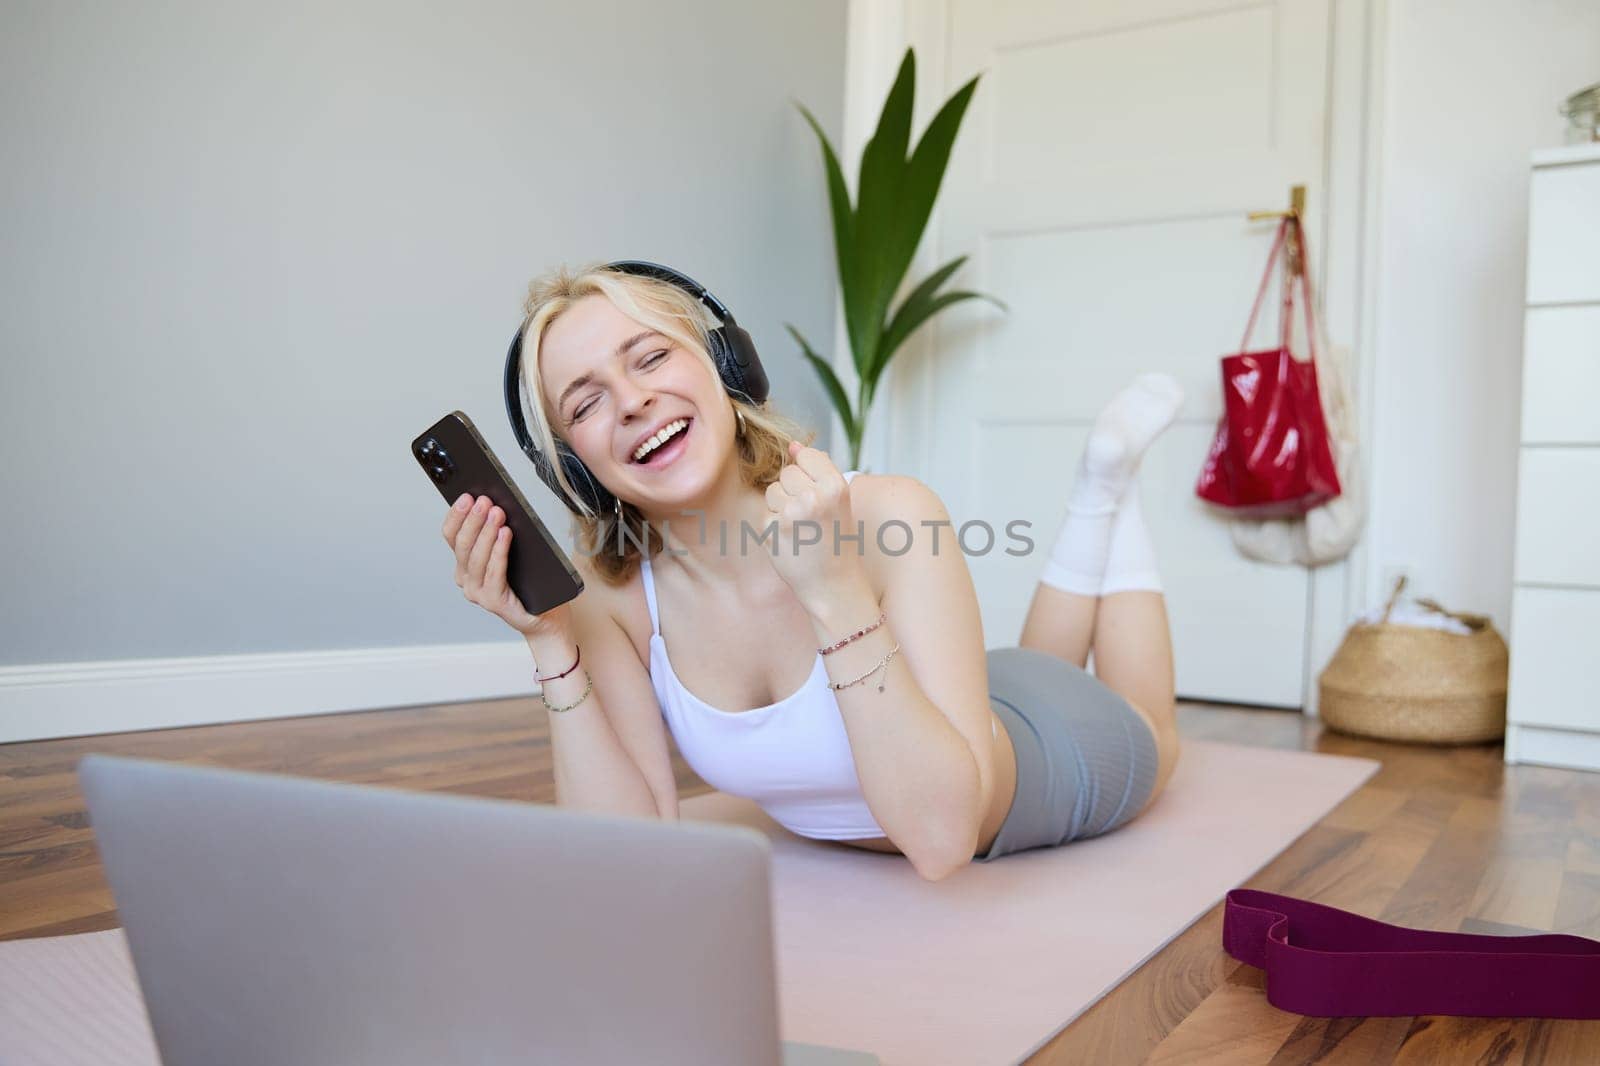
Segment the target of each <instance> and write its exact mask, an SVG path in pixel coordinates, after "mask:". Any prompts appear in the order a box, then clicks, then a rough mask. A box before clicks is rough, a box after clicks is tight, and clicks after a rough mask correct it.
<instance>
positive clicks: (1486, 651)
mask: <svg viewBox="0 0 1600 1066" xmlns="http://www.w3.org/2000/svg"><path fill="white" fill-rule="evenodd" d="M1405 583H1406V579H1405V578H1404V577H1401V578H1400V579H1399V580H1398V581H1397V582H1395V586H1394V592H1393V593H1391V594H1390V596H1389V602H1388V603H1387V604H1386V605H1385V606H1384V609H1383V619H1382V621H1379V622H1375V623H1372V624H1366V623H1361V622H1358V623H1356V624H1355V625H1353V626H1351V627H1350V630H1349V632H1347V633H1346V634H1345V637H1344V642H1343V643H1342V644H1340V645H1339V650H1338V651H1336V652H1335V653H1334V655H1333V658H1332V660H1330V661H1329V663H1328V665H1327V667H1326V668H1325V669H1324V670H1323V671H1322V674H1321V676H1319V677H1318V679H1317V686H1318V699H1319V701H1320V702H1319V709H1318V714H1319V716H1320V717H1321V718H1322V721H1323V723H1324V724H1325V725H1327V727H1328V728H1329V729H1333V730H1335V731H1337V732H1340V733H1353V734H1355V735H1357V736H1364V737H1378V738H1380V739H1383V740H1403V741H1410V742H1414V743H1424V744H1481V743H1483V742H1485V741H1490V740H1498V739H1500V738H1501V737H1504V736H1505V731H1506V675H1507V671H1508V668H1509V656H1508V655H1507V651H1506V642H1505V641H1504V640H1503V639H1502V638H1501V636H1500V634H1499V633H1498V632H1496V631H1495V628H1494V625H1493V624H1492V623H1491V622H1490V620H1489V619H1488V618H1487V617H1486V616H1484V615H1480V614H1463V613H1459V612H1456V611H1447V610H1445V609H1444V608H1443V607H1441V606H1439V605H1438V604H1437V603H1435V602H1433V601H1432V600H1423V599H1419V600H1418V601H1417V603H1418V604H1419V605H1420V606H1422V607H1426V608H1427V609H1428V610H1430V611H1437V612H1438V613H1440V614H1443V615H1448V616H1449V617H1451V618H1454V619H1456V620H1457V621H1460V622H1462V623H1464V624H1465V625H1466V626H1467V627H1468V628H1470V629H1471V630H1472V632H1471V633H1467V634H1463V633H1450V632H1446V631H1445V630H1442V629H1426V628H1421V627H1418V626H1402V625H1393V624H1390V623H1389V621H1388V618H1389V612H1390V611H1392V610H1393V609H1394V604H1395V601H1396V600H1397V599H1399V597H1400V590H1401V589H1403V588H1404V587H1405Z"/></svg>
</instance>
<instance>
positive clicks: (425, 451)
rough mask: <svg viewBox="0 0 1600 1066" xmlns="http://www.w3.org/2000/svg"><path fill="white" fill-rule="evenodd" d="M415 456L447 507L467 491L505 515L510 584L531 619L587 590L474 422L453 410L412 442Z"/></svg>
mask: <svg viewBox="0 0 1600 1066" xmlns="http://www.w3.org/2000/svg"><path fill="white" fill-rule="evenodd" d="M411 454H412V455H414V456H416V458H417V462H419V463H421V464H422V469H423V471H424V472H425V473H426V474H427V475H428V479H429V480H430V481H432V482H433V484H434V486H435V487H436V488H437V489H438V490H439V495H441V496H443V497H444V501H445V503H446V504H454V503H455V502H456V500H458V499H460V498H461V494H462V493H464V492H465V493H471V494H472V497H473V498H474V499H476V498H477V497H479V496H487V497H489V499H490V500H491V501H493V502H494V503H496V504H498V505H499V507H500V509H501V510H502V511H504V512H505V513H506V526H507V527H509V528H510V530H511V557H510V558H509V559H508V560H507V561H506V584H507V586H509V587H510V589H511V591H512V592H514V593H516V594H517V599H519V600H521V601H522V606H523V607H525V608H526V609H527V610H528V613H529V614H543V613H544V612H546V611H548V610H550V609H551V608H552V607H559V606H561V605H562V604H563V603H566V602H567V601H568V600H571V599H574V598H576V597H577V595H578V593H580V592H582V591H583V577H582V575H580V574H579V573H578V571H577V570H576V569H575V568H574V567H573V565H572V560H570V559H568V558H567V553H566V552H564V551H562V550H561V545H559V544H557V543H556V541H555V538H553V537H551V536H550V531H549V530H548V529H546V528H545V527H544V523H543V522H541V521H539V516H538V515H536V514H534V513H533V508H532V507H529V506H528V501H527V500H526V499H524V498H523V496H522V492H521V490H519V489H518V488H517V486H516V484H515V483H514V482H513V481H512V480H511V478H510V477H509V476H507V474H506V468H505V467H503V466H501V465H500V460H499V459H497V458H495V454H494V452H492V451H490V450H489V445H488V444H487V443H486V442H485V441H484V439H483V435H482V434H481V433H479V432H478V427H477V426H474V425H473V424H472V419H470V418H468V417H467V416H466V415H465V414H463V413H462V412H460V411H451V412H450V413H449V414H447V415H445V416H444V417H443V418H441V419H439V421H437V422H435V423H434V424H433V425H431V426H429V427H428V428H427V429H426V430H425V431H424V432H423V433H422V435H421V436H419V437H417V439H416V440H414V441H412V442H411Z"/></svg>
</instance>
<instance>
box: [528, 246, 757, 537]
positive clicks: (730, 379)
mask: <svg viewBox="0 0 1600 1066" xmlns="http://www.w3.org/2000/svg"><path fill="white" fill-rule="evenodd" d="M602 269H604V270H614V271H617V272H618V273H622V274H636V275H639V276H641V277H647V278H655V279H656V280H658V281H666V282H670V283H671V284H673V285H676V286H677V287H678V288H680V289H682V290H683V291H685V292H687V293H688V294H689V295H691V296H693V297H695V298H696V299H698V300H699V301H700V302H701V303H703V304H705V305H706V307H707V308H709V309H710V310H711V313H712V314H714V315H716V316H717V318H719V319H721V320H722V325H720V326H717V327H716V328H715V329H712V330H710V331H709V333H710V342H711V345H710V347H711V353H710V354H711V361H712V363H713V364H715V365H716V368H717V373H718V374H719V375H721V377H722V386H723V388H725V389H727V390H728V394H729V395H730V396H733V397H735V399H744V400H745V401H746V402H748V403H751V404H759V403H761V402H762V401H763V400H765V399H766V398H767V391H768V388H769V386H768V383H767V372H766V370H765V369H764V368H763V367H762V366H761V359H760V357H759V356H757V355H756V346H755V342H754V341H752V340H751V339H750V334H749V333H747V332H745V330H744V329H743V328H742V327H741V326H740V325H739V323H737V322H735V321H734V319H733V313H732V312H730V311H729V310H728V307H727V305H726V304H724V303H723V302H722V301H721V300H719V299H717V298H716V297H715V296H713V295H711V292H710V290H708V289H707V288H706V287H705V286H704V285H701V284H700V283H699V282H697V281H695V280H694V279H693V278H691V277H689V276H687V275H685V274H680V273H678V271H676V270H673V269H672V268H671V267H666V266H662V265H661V264H660V263H649V262H645V261H644V260H642V259H622V260H618V261H617V262H614V263H607V264H606V265H605V266H604V267H603V268H602ZM527 328H528V323H526V322H524V323H523V324H522V325H521V326H518V327H517V332H516V335H515V336H513V337H512V338H511V348H510V350H509V351H507V352H506V374H505V391H506V414H507V415H508V416H509V417H510V419H511V431H512V433H514V434H515V435H516V438H517V444H518V445H520V446H521V448H522V452H523V454H524V455H526V456H527V457H528V458H529V459H531V460H533V466H534V469H535V470H537V471H538V472H539V479H540V480H541V481H543V482H544V483H545V484H546V485H549V486H550V491H552V492H554V493H555V494H556V498H557V499H559V500H560V501H561V502H562V503H564V504H566V505H567V508H568V510H570V511H571V512H572V513H573V514H576V515H581V514H583V511H582V509H581V508H580V507H579V506H578V502H577V501H576V500H573V499H572V498H571V497H570V496H568V495H567V491H566V490H565V489H563V488H562V487H561V482H560V481H558V480H556V475H555V470H554V469H553V468H552V466H551V463H550V459H549V457H548V456H546V455H545V453H544V451H543V449H541V448H540V447H539V446H538V445H537V444H536V443H534V440H533V436H532V435H531V434H530V433H529V432H528V423H527V422H526V420H524V418H523V416H522V392H521V386H520V382H521V380H522V334H523V331H524V330H526V329H527ZM556 454H557V456H558V457H559V459H560V462H561V468H562V470H563V471H564V472H565V473H566V475H567V480H568V481H570V482H572V487H573V488H574V489H575V490H576V491H577V494H578V496H579V497H581V498H582V500H583V502H584V503H587V504H588V505H589V506H590V507H592V508H594V510H595V512H596V513H599V514H604V513H605V512H607V511H610V510H611V509H612V508H613V507H615V506H616V497H615V496H613V495H612V494H611V491H610V490H609V489H607V488H606V487H605V486H604V485H602V484H600V482H599V481H598V480H597V479H596V478H595V476H594V475H593V474H591V473H590V472H589V468H588V467H587V466H584V465H583V460H581V459H579V458H578V456H577V455H576V454H575V453H574V452H573V451H572V449H571V448H570V447H569V446H568V445H567V442H566V441H564V440H562V439H560V438H559V437H557V438H556Z"/></svg>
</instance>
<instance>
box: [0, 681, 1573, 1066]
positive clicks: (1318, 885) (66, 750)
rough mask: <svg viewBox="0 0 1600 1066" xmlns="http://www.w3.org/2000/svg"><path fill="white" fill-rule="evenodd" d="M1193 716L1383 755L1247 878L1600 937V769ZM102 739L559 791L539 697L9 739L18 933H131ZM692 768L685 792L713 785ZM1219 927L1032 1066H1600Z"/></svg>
mask: <svg viewBox="0 0 1600 1066" xmlns="http://www.w3.org/2000/svg"><path fill="white" fill-rule="evenodd" d="M1179 729H1180V732H1181V733H1182V734H1183V735H1184V736H1186V737H1201V738H1206V739H1211V740H1222V741H1229V742H1233V743H1240V744H1250V745H1257V746H1263V747H1277V748H1297V749H1304V750H1308V751H1325V752H1334V753H1338V754H1350V755H1364V756H1369V757H1372V758H1376V759H1379V760H1382V762H1383V764H1384V765H1383V769H1382V770H1380V771H1379V772H1378V773H1377V774H1376V775H1375V776H1374V777H1372V778H1371V779H1370V780H1369V781H1368V783H1367V784H1366V785H1365V786H1364V787H1363V788H1362V789H1361V790H1360V791H1359V792H1357V793H1355V794H1354V795H1352V796H1351V797H1350V798H1349V799H1348V800H1346V801H1345V802H1344V803H1343V804H1342V805H1340V806H1339V807H1338V808H1336V809H1335V810H1334V811H1333V812H1332V813H1330V814H1329V815H1328V816H1327V817H1326V818H1324V819H1323V820H1322V821H1321V822H1320V823H1318V824H1317V825H1315V826H1313V827H1312V828H1311V829H1310V830H1309V831H1307V832H1306V833H1305V834H1304V835H1303V836H1301V837H1300V839H1298V840H1297V841H1295V842H1294V844H1292V845H1291V846H1290V847H1289V848H1288V849H1287V850H1286V851H1285V852H1284V853H1283V854H1282V855H1280V856H1279V857H1278V858H1277V859H1276V860H1275V861H1274V862H1272V863H1271V865H1269V866H1268V867H1267V868H1266V869H1265V870H1263V871H1262V872H1261V873H1260V874H1259V875H1258V876H1256V877H1254V878H1252V879H1251V880H1250V881H1249V882H1247V884H1248V885H1249V887H1252V888H1261V889H1266V890H1268V891H1275V892H1285V893H1288V894H1291V895H1296V896H1301V897H1306V898H1310V899H1315V900H1318V901H1320V902H1323V903H1327V904H1329V905H1331V906H1335V907H1342V908H1344V909H1346V910H1352V911H1356V912H1359V913H1362V914H1366V915H1370V916H1373V917H1376V918H1379V919H1381V920H1384V921H1389V922H1394V923H1397V924H1400V925H1409V926H1415V927H1418V928H1428V929H1445V930H1457V931H1461V932H1488V933H1499V934H1520V933H1529V932H1545V931H1557V932H1566V933H1576V934H1580V935H1583V936H1589V937H1595V938H1600V774H1585V773H1579V772H1575V771H1565V770H1553V769H1547V768H1542V767H1529V766H1517V767H1507V766H1505V765H1504V763H1503V762H1502V761H1501V751H1500V748H1499V747H1498V746H1479V747H1473V748H1457V749H1443V748H1426V747H1412V746H1406V745H1389V744H1379V743H1373V742H1367V741H1362V740H1356V739H1353V738H1349V737H1342V736H1339V735H1337V734H1331V733H1324V732H1323V731H1322V729H1321V727H1320V725H1319V724H1318V723H1317V722H1316V721H1315V720H1307V719H1304V718H1302V717H1301V716H1300V715H1299V714H1296V713H1292V712H1280V711H1263V710H1244V709H1237V708H1219V707H1210V706H1196V705H1184V706H1182V707H1180V710H1179ZM91 751H99V752H110V753H116V754H124V755H133V756H142V757H151V758H163V759H178V760H183V761H186V762H196V763H208V764H212V765H217V766H231V767H238V768H242V769H251V770H265V771H275V772H281V773H291V774H298V775H303V776H307V777H320V778H328V779H334V780H340V781H354V782H370V783H376V784H384V785H391V786H398V787H404V788H414V789H422V790H440V791H449V792H461V793H467V794H471V795H479V796H496V797H503V798H508V799H517V800H525V801H531V802H550V801H551V800H552V799H553V796H554V785H553V782H552V778H551V765H550V750H549V745H548V742H547V736H546V731H545V718H544V712H543V711H542V710H541V709H537V704H536V702H535V701H534V700H532V699H518V700H497V701H492V702H486V703H476V704H462V705H454V706H440V707H421V708H406V709H401V710H390V711H373V712H368V713H364V714H347V715H330V716H326V717H320V718H299V719H290V720H285V721H276V722H262V723H246V724H239V725H226V726H208V727H204V728H198V729H183V730H170V731H162V732H149V733H131V734H126V735H122V736H112V737H93V738H85V739H79V740H58V741H46V742H39V743H28V744H12V745H0V939H8V938H15V937H25V936H49V935H55V934H63V933H78V932H86V931H89V930H95V929H106V928H110V927H112V926H114V925H116V924H117V918H116V913H115V911H114V909H113V908H112V901H111V893H110V889H109V888H108V887H107V885H106V882H105V879H104V877H103V876H102V873H101V870H100V867H99V863H98V860H97V859H96V856H95V851H94V845H93V841H92V836H91V832H90V829H89V827H88V823H87V819H86V817H85V814H84V806H83V799H82V797H81V795H80V794H79V792H78V788H77V785H76V781H75V778H74V774H73V768H74V765H75V764H76V761H77V759H78V758H79V757H80V756H82V755H84V754H85V753H87V752H91ZM677 766H678V771H679V773H678V782H679V786H680V789H681V791H682V793H683V794H684V795H686V796H687V795H693V794H695V793H696V792H700V791H704V790H705V785H704V784H703V783H702V782H700V781H699V780H698V779H697V778H696V777H695V776H694V774H693V773H692V772H690V771H689V770H688V769H687V767H685V766H684V765H683V764H682V763H681V762H679V763H678V764H677ZM1221 939H1222V907H1221V904H1220V903H1219V904H1218V906H1217V907H1216V908H1214V909H1213V910H1212V911H1210V912H1209V913H1208V914H1207V915H1206V916H1205V917H1204V918H1203V919H1201V920H1200V921H1199V922H1197V923H1196V924H1195V925H1193V926H1192V927H1190V928H1189V929H1188V930H1187V931H1185V932H1184V933H1183V934H1182V935H1180V936H1179V937H1178V938H1177V939H1176V940H1174V941H1173V942H1172V943H1171V944H1170V945H1168V946H1167V947H1166V948H1165V949H1164V950H1162V951H1161V952H1160V953H1159V954H1157V955H1155V956H1154V957H1153V958H1151V959H1150V960H1149V961H1148V962H1147V963H1146V964H1145V965H1144V966H1143V967H1142V968H1140V969H1139V970H1138V971H1137V972H1135V973H1134V974H1133V975H1132V976H1130V977H1129V978H1128V979H1127V980H1126V981H1124V982H1123V983H1122V984H1121V985H1119V986H1118V987H1117V988H1116V989H1115V990H1113V991H1112V992H1111V993H1110V994H1109V995H1108V996H1106V997H1105V998H1104V999H1102V1000H1101V1001H1100V1002H1099V1003H1097V1004H1095V1005H1094V1007H1092V1008H1091V1009H1090V1010H1089V1011H1088V1012H1086V1013H1085V1014H1084V1015H1083V1016H1082V1017H1081V1018H1079V1019H1078V1020H1077V1021H1076V1022H1074V1023H1073V1024H1072V1025H1071V1026H1069V1027H1067V1029H1065V1030H1063V1031H1062V1033H1061V1034H1059V1035H1058V1036H1057V1038H1056V1039H1055V1040H1053V1041H1052V1042H1051V1043H1050V1044H1049V1045H1048V1046H1047V1047H1045V1048H1044V1049H1043V1050H1041V1051H1040V1052H1039V1054H1038V1055H1036V1056H1035V1057H1034V1058H1033V1059H1031V1060H1029V1061H1030V1063H1032V1064H1052V1066H1056V1064H1066V1063H1073V1064H1077V1063H1096V1064H1099V1063H1138V1062H1151V1063H1180V1062H1181V1063H1227V1064H1229V1066H1249V1064H1252V1063H1273V1064H1279V1063H1308V1062H1318V1063H1361V1064H1367V1063H1383V1062H1418V1063H1494V1064H1506V1066H1514V1064H1518V1063H1526V1064H1556V1063H1560V1064H1566V1063H1600V1021H1593V1022H1587V1021H1554V1020H1546V1019H1483V1018H1451V1017H1421V1018H1372V1019H1354V1018H1337V1019H1318V1018H1306V1017H1302V1016H1300V1015H1297V1014H1289V1013H1285V1012H1282V1011H1279V1010H1277V1009H1276V1008H1274V1007H1272V1006H1270V1005H1269V1004H1268V1003H1267V1002H1266V1000H1265V998H1264V994H1263V990H1262V982H1261V974H1260V971H1259V970H1256V969H1254V968H1253V967H1249V966H1245V965H1243V964H1240V963H1237V962H1235V961H1234V960H1233V959H1231V958H1229V957H1228V956H1227V955H1226V954H1224V953H1223V951H1222V947H1221Z"/></svg>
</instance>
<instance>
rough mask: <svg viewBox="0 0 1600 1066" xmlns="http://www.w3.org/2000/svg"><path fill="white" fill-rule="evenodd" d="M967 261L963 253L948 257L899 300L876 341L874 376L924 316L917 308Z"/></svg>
mask: <svg viewBox="0 0 1600 1066" xmlns="http://www.w3.org/2000/svg"><path fill="white" fill-rule="evenodd" d="M966 261H967V257H966V256H964V255H960V256H957V257H956V258H954V259H952V260H950V262H948V263H946V264H945V265H944V266H942V267H940V268H939V269H938V270H935V271H934V272H933V273H932V274H929V275H928V276H927V277H926V278H925V279H923V282H922V284H920V285H918V286H917V287H916V288H915V289H913V290H912V292H911V295H909V296H907V297H906V298H905V299H904V300H903V301H901V303H900V309H899V310H898V311H896V312H895V313H894V317H893V318H891V319H890V320H889V325H888V326H887V327H885V328H884V331H883V336H882V337H881V338H879V340H878V350H877V352H876V353H875V354H876V356H877V359H876V361H875V362H874V364H873V367H872V371H873V374H872V376H873V377H874V378H876V377H877V375H878V374H881V373H882V372H883V368H884V367H885V366H887V365H888V363H889V354H890V353H891V352H893V351H894V350H895V349H896V348H898V347H900V343H901V342H902V341H904V340H905V339H906V338H907V337H909V336H910V335H911V331H912V330H914V329H916V328H917V325H918V324H919V323H921V322H922V320H923V319H924V318H926V317H927V316H926V315H925V314H920V313H919V310H918V309H919V308H920V307H921V306H922V305H923V304H925V303H927V302H928V301H930V300H932V299H933V295H934V293H935V292H937V291H938V289H939V286H940V285H943V284H944V283H945V282H946V281H947V280H948V279H949V277H950V275H952V274H954V273H955V272H956V271H957V270H959V269H961V264H962V263H965V262H966Z"/></svg>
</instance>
